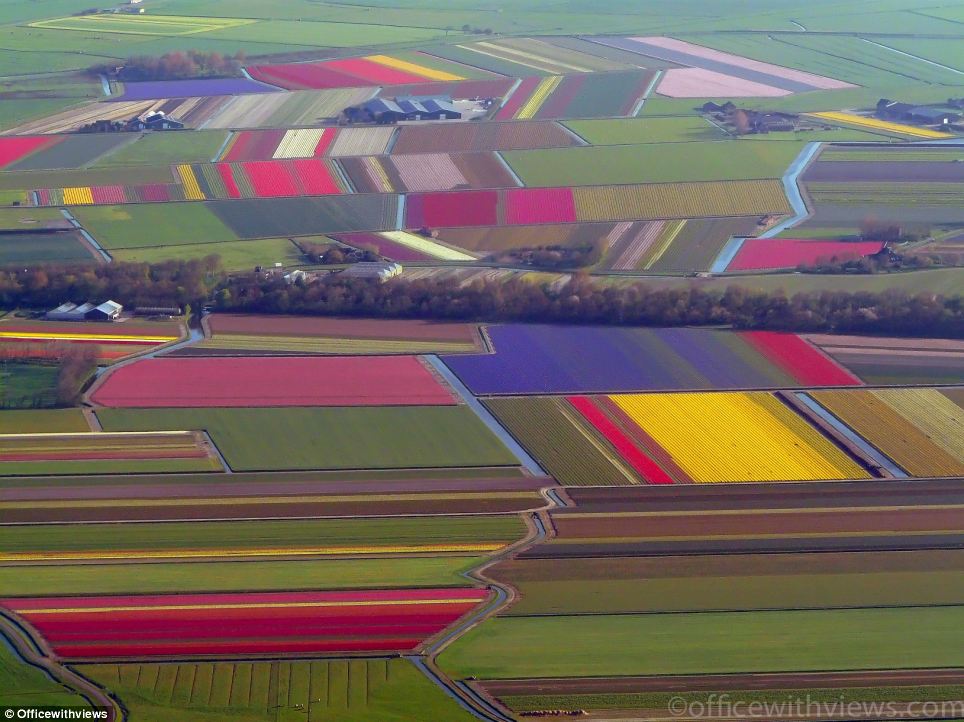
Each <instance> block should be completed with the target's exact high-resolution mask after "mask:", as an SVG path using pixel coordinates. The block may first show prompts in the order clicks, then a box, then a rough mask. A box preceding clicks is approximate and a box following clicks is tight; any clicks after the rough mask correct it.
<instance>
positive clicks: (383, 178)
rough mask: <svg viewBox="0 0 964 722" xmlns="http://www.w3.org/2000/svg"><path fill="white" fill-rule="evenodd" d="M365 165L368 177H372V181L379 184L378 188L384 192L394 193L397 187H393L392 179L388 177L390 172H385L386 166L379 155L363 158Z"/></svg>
mask: <svg viewBox="0 0 964 722" xmlns="http://www.w3.org/2000/svg"><path fill="white" fill-rule="evenodd" d="M362 163H363V164H364V165H365V170H366V171H367V173H368V177H369V178H371V180H372V183H374V184H375V185H376V186H378V189H379V190H380V191H381V192H382V193H394V192H395V189H394V188H393V187H392V181H391V179H390V178H389V177H388V173H386V172H385V168H384V167H383V166H382V164H381V163H380V162H379V158H378V157H377V156H368V157H367V158H364V159H363V160H362Z"/></svg>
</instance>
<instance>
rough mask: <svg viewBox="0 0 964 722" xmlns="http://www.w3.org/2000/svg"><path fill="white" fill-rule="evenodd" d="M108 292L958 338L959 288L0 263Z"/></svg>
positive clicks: (483, 315) (33, 295) (28, 302)
mask: <svg viewBox="0 0 964 722" xmlns="http://www.w3.org/2000/svg"><path fill="white" fill-rule="evenodd" d="M106 298H112V299H114V300H116V301H119V302H121V303H123V304H124V305H125V306H181V307H188V306H200V305H203V304H205V303H208V302H210V301H212V300H213V301H214V303H215V305H216V306H217V307H218V308H219V309H221V310H225V311H248V312H259V313H293V314H307V315H347V316H369V317H384V318H426V319H454V320H472V321H476V320H481V321H532V322H550V323H601V324H620V325H650V326H680V325H707V324H713V325H716V324H726V325H733V326H736V327H738V328H755V329H778V330H794V331H835V332H858V333H859V332H863V333H891V334H897V335H907V336H942V337H957V338H964V296H960V295H957V296H941V295H939V294H934V293H920V294H908V293H906V292H903V291H885V292H883V293H868V292H860V293H847V292H812V293H799V294H796V295H794V296H792V297H788V296H786V295H785V294H783V293H781V292H777V293H764V292H759V291H750V290H748V289H745V288H742V287H740V286H736V285H734V286H731V287H729V288H727V289H725V290H718V289H710V290H705V289H702V288H699V287H697V286H689V287H679V288H670V289H666V288H658V289H654V288H650V287H647V286H646V285H645V284H643V283H625V284H613V283H600V282H598V281H594V280H593V279H592V278H590V277H589V276H586V275H582V274H577V275H575V276H573V277H572V278H571V280H569V281H568V282H566V283H565V284H561V285H560V284H536V283H533V282H531V281H526V280H522V279H521V278H515V279H512V280H509V281H498V280H476V281H473V282H471V283H468V284H463V283H461V282H460V281H458V280H457V279H453V278H426V279H417V280H404V279H395V280H393V281H391V282H389V283H384V284H382V283H378V282H377V281H370V280H367V279H359V278H350V277H345V276H343V275H341V274H337V273H336V274H331V275H329V276H324V277H322V278H320V279H319V280H317V281H315V282H313V283H303V282H298V283H293V284H289V283H286V282H285V281H284V279H283V278H281V277H280V275H267V276H266V275H264V274H251V275H245V276H228V275H227V274H225V273H224V271H223V270H222V269H221V265H220V259H219V258H218V257H217V256H208V257H207V258H204V259H200V260H190V261H169V262H166V263H160V264H144V263H112V264H109V265H104V266H93V267H92V266H87V265H84V266H59V267H46V268H44V269H33V270H22V269H21V270H0V307H5V308H16V307H32V308H45V307H53V306H56V305H58V304H60V303H62V302H64V301H74V302H80V301H86V300H88V299H95V300H102V299H106Z"/></svg>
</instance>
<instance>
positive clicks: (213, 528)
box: [0, 516, 525, 552]
mask: <svg viewBox="0 0 964 722" xmlns="http://www.w3.org/2000/svg"><path fill="white" fill-rule="evenodd" d="M524 534H525V528H524V525H523V524H522V521H521V520H520V519H519V518H518V517H514V516H471V517H462V516H450V517H425V518H405V517H400V518H395V519H292V520H284V521H277V520H264V521H236V522H218V521H211V522H204V523H198V522H166V523H163V524H151V523H137V524H120V525H118V524H112V525H104V524H47V525H44V526H0V549H3V550H4V552H31V551H87V550H98V549H100V550H117V549H132V550H139V549H150V550H155V551H156V550H162V549H209V548H213V549H225V548H235V547H240V548H258V549H283V548H286V547H298V546H302V547H304V546H307V547H322V546H327V545H333V546H362V545H379V546H392V545H396V544H442V543H446V542H448V543H460V542H466V543H469V542H476V543H482V542H499V543H507V542H511V541H514V540H516V539H518V538H521V537H522V536H524Z"/></svg>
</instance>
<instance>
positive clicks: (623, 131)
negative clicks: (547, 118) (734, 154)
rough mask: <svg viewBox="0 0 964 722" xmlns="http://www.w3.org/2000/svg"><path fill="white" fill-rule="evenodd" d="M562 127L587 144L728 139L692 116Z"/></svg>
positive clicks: (571, 122) (573, 122)
mask: <svg viewBox="0 0 964 722" xmlns="http://www.w3.org/2000/svg"><path fill="white" fill-rule="evenodd" d="M563 125H566V126H567V127H568V128H569V129H570V130H572V131H573V132H575V133H576V134H577V135H579V136H581V137H583V138H585V139H586V140H587V141H588V142H589V143H590V145H632V144H637V143H679V142H692V141H699V140H726V139H728V138H729V137H730V136H729V135H727V134H726V133H725V132H723V130H721V129H720V128H719V127H717V126H715V125H713V124H712V123H710V122H709V121H708V120H706V119H705V118H699V117H693V116H680V117H677V118H610V119H599V120H567V121H565V122H564V123H563Z"/></svg>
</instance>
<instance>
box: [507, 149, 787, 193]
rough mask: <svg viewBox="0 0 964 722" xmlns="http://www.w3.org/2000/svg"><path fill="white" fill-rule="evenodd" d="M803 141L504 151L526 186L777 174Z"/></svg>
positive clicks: (711, 179)
mask: <svg viewBox="0 0 964 722" xmlns="http://www.w3.org/2000/svg"><path fill="white" fill-rule="evenodd" d="M802 148H803V144H802V143H794V142H787V143H751V142H739V143H736V142H733V143H701V142H697V143H673V144H644V145H619V146H602V147H591V148H560V149H555V148H554V149H551V150H519V151H506V152H503V153H502V155H503V156H504V157H505V159H506V161H507V162H508V163H509V165H510V166H512V169H513V170H514V171H515V172H516V173H517V174H518V175H519V177H520V178H522V181H523V182H524V183H525V184H526V185H528V186H565V185H574V186H579V185H609V184H624V183H676V182H681V181H716V180H753V179H758V178H779V177H780V176H782V175H783V173H784V172H785V171H786V169H787V168H788V167H789V165H790V163H792V162H793V159H794V158H796V157H797V155H798V154H799V153H800V151H801V149H802Z"/></svg>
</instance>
